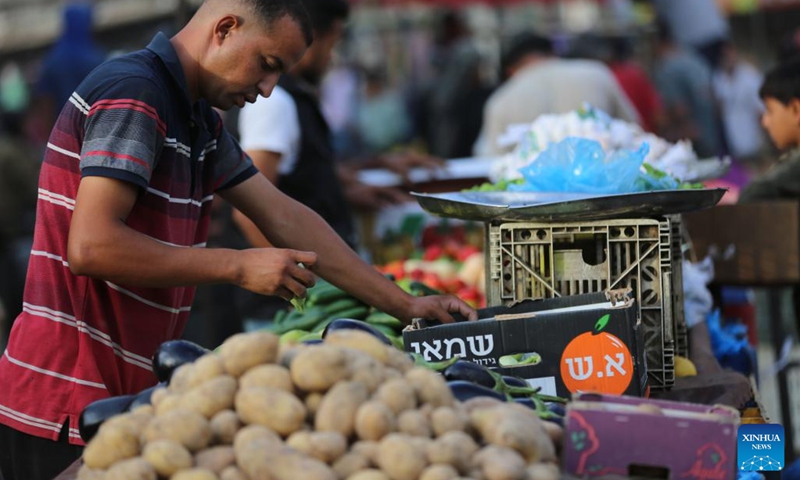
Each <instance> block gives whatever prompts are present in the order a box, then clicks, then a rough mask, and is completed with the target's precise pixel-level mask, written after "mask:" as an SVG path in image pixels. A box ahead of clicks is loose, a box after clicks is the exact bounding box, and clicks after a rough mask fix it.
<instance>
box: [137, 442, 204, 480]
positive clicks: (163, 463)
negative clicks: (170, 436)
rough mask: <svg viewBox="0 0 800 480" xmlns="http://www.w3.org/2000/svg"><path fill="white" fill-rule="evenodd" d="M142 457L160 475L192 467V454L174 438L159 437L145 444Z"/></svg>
mask: <svg viewBox="0 0 800 480" xmlns="http://www.w3.org/2000/svg"><path fill="white" fill-rule="evenodd" d="M142 458H144V459H145V460H147V462H148V463H149V464H150V465H152V466H153V468H154V469H155V470H156V473H158V474H159V475H160V476H162V477H169V476H171V475H172V474H173V473H175V472H177V471H178V470H182V469H184V468H192V454H191V453H189V450H187V449H186V447H184V446H183V445H181V444H180V443H178V442H176V441H174V440H166V439H161V440H155V441H152V442H149V443H147V444H145V446H144V450H143V451H142Z"/></svg>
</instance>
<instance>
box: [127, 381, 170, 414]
mask: <svg viewBox="0 0 800 480" xmlns="http://www.w3.org/2000/svg"><path fill="white" fill-rule="evenodd" d="M166 386H167V384H166V383H164V382H161V383H159V384H157V385H153V386H152V387H150V388H145V389H144V390H142V391H141V392H139V393H138V394H137V395H136V396H135V397H134V398H133V401H132V402H131V404H130V405H128V411H131V410H133V409H135V408H136V407H141V406H142V405H150V398H151V397H152V396H153V392H154V391H156V389H157V388H162V387H166Z"/></svg>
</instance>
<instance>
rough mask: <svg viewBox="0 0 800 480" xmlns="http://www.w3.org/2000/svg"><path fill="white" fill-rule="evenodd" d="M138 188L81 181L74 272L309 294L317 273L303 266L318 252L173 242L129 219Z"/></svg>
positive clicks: (152, 283) (71, 257) (72, 236)
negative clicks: (130, 224)
mask: <svg viewBox="0 0 800 480" xmlns="http://www.w3.org/2000/svg"><path fill="white" fill-rule="evenodd" d="M258 177H260V176H258ZM264 181H265V182H266V180H264ZM137 193H138V192H137V188H136V187H135V186H134V185H133V184H130V183H126V182H123V181H120V180H115V179H111V178H107V177H94V176H89V177H84V178H83V179H82V180H81V183H80V186H79V188H78V195H77V199H76V201H75V210H74V212H73V215H72V223H71V225H70V231H69V244H68V252H67V257H68V258H67V260H68V262H69V268H70V270H71V271H72V272H73V273H74V274H76V275H87V276H90V277H94V278H100V279H103V280H108V281H111V282H114V283H121V284H124V285H138V286H145V287H173V286H183V285H201V284H211V283H231V284H235V285H239V286H241V287H242V288H246V289H248V290H251V291H253V292H256V293H261V294H264V295H278V296H280V297H283V298H285V299H291V298H292V297H294V296H303V295H305V291H306V288H307V287H310V286H312V285H313V284H314V276H313V274H311V273H310V272H309V271H307V270H304V269H302V268H300V267H299V266H298V265H297V264H298V263H299V262H302V263H304V264H306V265H308V266H310V267H313V265H314V263H315V262H316V255H315V254H314V253H310V252H297V251H292V250H281V249H274V248H268V249H250V250H228V249H206V248H188V247H173V246H169V245H166V244H163V243H160V242H158V241H156V240H154V239H152V238H150V237H148V236H146V235H143V234H141V233H139V232H137V231H136V230H133V229H131V228H130V227H128V226H127V225H126V224H125V220H126V218H127V216H128V214H129V213H130V211H131V210H132V208H133V206H134V204H135V202H136V197H137Z"/></svg>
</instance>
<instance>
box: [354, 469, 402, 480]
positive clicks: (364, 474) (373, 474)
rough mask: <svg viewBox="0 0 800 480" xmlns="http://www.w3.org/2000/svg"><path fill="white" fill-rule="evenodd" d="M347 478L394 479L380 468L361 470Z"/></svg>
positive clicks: (359, 479)
mask: <svg viewBox="0 0 800 480" xmlns="http://www.w3.org/2000/svg"><path fill="white" fill-rule="evenodd" d="M347 480H392V479H391V478H389V476H388V475H386V474H385V473H383V472H382V471H380V470H375V469H374V468H370V469H368V470H361V471H360V472H356V473H354V474H352V475H350V476H349V477H347Z"/></svg>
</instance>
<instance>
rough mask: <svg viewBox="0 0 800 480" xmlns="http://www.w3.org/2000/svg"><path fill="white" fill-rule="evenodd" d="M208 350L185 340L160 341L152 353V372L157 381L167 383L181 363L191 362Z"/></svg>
mask: <svg viewBox="0 0 800 480" xmlns="http://www.w3.org/2000/svg"><path fill="white" fill-rule="evenodd" d="M208 352H210V350H208V349H206V348H203V347H201V346H200V345H198V344H196V343H192V342H189V341H187V340H170V341H168V342H164V343H162V344H161V345H160V346H159V347H158V350H156V353H155V354H153V373H155V374H156V378H158V381H159V382H166V383H169V380H170V378H172V374H173V372H175V370H177V369H178V367H180V366H181V365H185V364H187V363H192V362H194V361H195V360H197V359H198V358H200V357H202V356H203V355H205V354H206V353H208Z"/></svg>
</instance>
